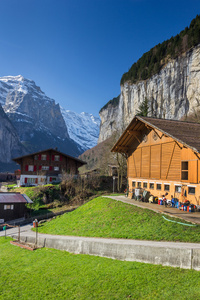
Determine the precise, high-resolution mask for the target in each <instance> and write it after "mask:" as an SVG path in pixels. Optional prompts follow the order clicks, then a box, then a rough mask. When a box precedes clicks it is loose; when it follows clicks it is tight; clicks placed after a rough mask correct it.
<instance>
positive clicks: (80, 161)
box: [13, 148, 87, 165]
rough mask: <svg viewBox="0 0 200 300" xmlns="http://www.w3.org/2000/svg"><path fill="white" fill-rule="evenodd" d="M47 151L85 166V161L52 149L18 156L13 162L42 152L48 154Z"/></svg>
mask: <svg viewBox="0 0 200 300" xmlns="http://www.w3.org/2000/svg"><path fill="white" fill-rule="evenodd" d="M49 151H53V152H55V153H57V154H59V155H63V156H65V157H68V158H71V159H73V160H76V161H77V162H79V163H80V164H82V165H85V164H87V163H86V162H85V161H83V160H81V159H78V158H76V157H73V156H70V155H68V154H65V153H62V152H60V151H58V150H57V149H54V148H50V149H45V150H41V151H38V152H34V153H30V154H26V155H23V156H20V157H16V158H13V161H15V162H17V163H18V161H19V160H20V159H23V158H25V157H28V156H33V155H37V154H42V153H44V152H49Z"/></svg>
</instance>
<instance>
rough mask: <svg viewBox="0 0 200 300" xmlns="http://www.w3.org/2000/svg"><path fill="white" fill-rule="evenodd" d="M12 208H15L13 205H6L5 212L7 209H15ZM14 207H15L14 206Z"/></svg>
mask: <svg viewBox="0 0 200 300" xmlns="http://www.w3.org/2000/svg"><path fill="white" fill-rule="evenodd" d="M11 206H13V205H8V204H7V205H4V210H7V209H13V208H11ZM13 207H14V206H13Z"/></svg>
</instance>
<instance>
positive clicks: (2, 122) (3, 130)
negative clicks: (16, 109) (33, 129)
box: [0, 105, 27, 163]
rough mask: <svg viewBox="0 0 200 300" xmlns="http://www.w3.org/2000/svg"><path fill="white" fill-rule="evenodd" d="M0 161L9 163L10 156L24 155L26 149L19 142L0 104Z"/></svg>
mask: <svg viewBox="0 0 200 300" xmlns="http://www.w3.org/2000/svg"><path fill="white" fill-rule="evenodd" d="M0 144H1V147H0V162H2V163H10V162H11V160H12V158H14V157H18V156H21V155H25V154H26V153H27V152H26V149H25V148H24V146H23V145H22V144H21V143H20V140H19V137H18V135H17V132H16V130H15V128H14V127H13V125H12V123H11V122H10V120H9V119H8V117H7V116H6V114H5V112H4V111H3V109H2V107H1V105H0Z"/></svg>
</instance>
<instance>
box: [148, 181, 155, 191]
mask: <svg viewBox="0 0 200 300" xmlns="http://www.w3.org/2000/svg"><path fill="white" fill-rule="evenodd" d="M149 188H150V189H151V190H154V183H153V182H150V184H149Z"/></svg>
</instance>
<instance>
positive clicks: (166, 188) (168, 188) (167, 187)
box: [164, 184, 170, 192]
mask: <svg viewBox="0 0 200 300" xmlns="http://www.w3.org/2000/svg"><path fill="white" fill-rule="evenodd" d="M164 190H165V191H167V192H169V190H170V185H169V184H164Z"/></svg>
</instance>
